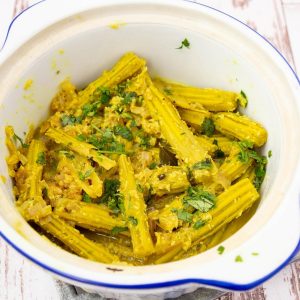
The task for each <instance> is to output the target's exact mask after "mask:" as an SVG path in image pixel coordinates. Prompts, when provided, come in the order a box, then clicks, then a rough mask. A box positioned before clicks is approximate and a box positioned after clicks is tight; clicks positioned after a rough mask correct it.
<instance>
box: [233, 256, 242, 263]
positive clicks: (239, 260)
mask: <svg viewBox="0 0 300 300" xmlns="http://www.w3.org/2000/svg"><path fill="white" fill-rule="evenodd" d="M234 261H235V262H243V261H244V260H243V258H242V257H241V256H240V255H237V256H236V257H235V260H234Z"/></svg>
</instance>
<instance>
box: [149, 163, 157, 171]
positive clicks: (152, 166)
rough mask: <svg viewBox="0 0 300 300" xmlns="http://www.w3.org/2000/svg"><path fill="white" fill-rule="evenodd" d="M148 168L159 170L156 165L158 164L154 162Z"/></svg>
mask: <svg viewBox="0 0 300 300" xmlns="http://www.w3.org/2000/svg"><path fill="white" fill-rule="evenodd" d="M148 168H149V169H150V170H154V169H156V168H157V163H156V162H152V163H151V164H150V165H149V166H148Z"/></svg>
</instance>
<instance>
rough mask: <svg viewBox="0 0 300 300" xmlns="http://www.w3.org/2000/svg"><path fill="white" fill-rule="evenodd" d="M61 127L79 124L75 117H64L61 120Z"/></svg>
mask: <svg viewBox="0 0 300 300" xmlns="http://www.w3.org/2000/svg"><path fill="white" fill-rule="evenodd" d="M60 122H61V125H62V126H63V127H65V126H67V125H75V124H76V123H77V119H76V117H75V116H73V115H63V116H61V118H60Z"/></svg>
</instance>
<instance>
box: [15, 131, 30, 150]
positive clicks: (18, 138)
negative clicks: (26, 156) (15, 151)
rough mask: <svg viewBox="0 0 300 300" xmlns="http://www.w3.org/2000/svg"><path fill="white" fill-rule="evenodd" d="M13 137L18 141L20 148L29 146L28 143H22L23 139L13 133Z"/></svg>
mask: <svg viewBox="0 0 300 300" xmlns="http://www.w3.org/2000/svg"><path fill="white" fill-rule="evenodd" d="M13 138H14V139H15V140H18V141H19V142H20V144H21V147H22V148H28V147H29V145H28V144H26V143H24V142H23V140H22V139H21V138H20V137H19V136H17V135H16V134H15V133H14V135H13Z"/></svg>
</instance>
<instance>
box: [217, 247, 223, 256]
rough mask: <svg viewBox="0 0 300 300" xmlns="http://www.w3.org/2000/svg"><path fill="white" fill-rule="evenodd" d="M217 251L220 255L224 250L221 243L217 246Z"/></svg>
mask: <svg viewBox="0 0 300 300" xmlns="http://www.w3.org/2000/svg"><path fill="white" fill-rule="evenodd" d="M217 251H218V253H219V254H220V255H222V254H223V253H224V251H225V247H224V246H222V245H221V246H219V247H218V249H217Z"/></svg>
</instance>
